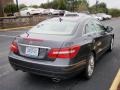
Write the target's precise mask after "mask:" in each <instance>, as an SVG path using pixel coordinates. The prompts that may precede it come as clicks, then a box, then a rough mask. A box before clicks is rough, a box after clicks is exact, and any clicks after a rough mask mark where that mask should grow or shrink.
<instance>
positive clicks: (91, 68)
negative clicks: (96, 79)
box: [85, 53, 95, 79]
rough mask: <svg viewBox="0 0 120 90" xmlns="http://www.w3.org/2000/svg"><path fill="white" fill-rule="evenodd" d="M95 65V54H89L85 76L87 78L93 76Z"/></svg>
mask: <svg viewBox="0 0 120 90" xmlns="http://www.w3.org/2000/svg"><path fill="white" fill-rule="evenodd" d="M94 67H95V56H94V54H93V53H92V54H91V55H90V56H89V59H88V61H87V65H86V68H85V78H86V79H90V78H91V77H92V75H93V72H94Z"/></svg>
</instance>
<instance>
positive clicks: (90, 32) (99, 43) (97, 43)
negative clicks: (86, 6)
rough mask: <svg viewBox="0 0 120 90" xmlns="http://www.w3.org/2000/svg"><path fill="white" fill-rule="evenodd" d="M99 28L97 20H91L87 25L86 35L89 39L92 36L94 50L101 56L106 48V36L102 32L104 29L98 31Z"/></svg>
mask: <svg viewBox="0 0 120 90" xmlns="http://www.w3.org/2000/svg"><path fill="white" fill-rule="evenodd" d="M98 29H99V28H98V27H97V26H96V22H95V21H94V20H90V21H89V22H88V23H87V24H86V26H85V35H86V36H87V38H88V39H90V38H91V40H92V44H93V50H94V51H95V52H96V55H98V56H100V55H101V54H102V50H103V48H104V37H103V34H102V33H101V32H102V31H99V32H98Z"/></svg>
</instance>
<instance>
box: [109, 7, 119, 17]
mask: <svg viewBox="0 0 120 90" xmlns="http://www.w3.org/2000/svg"><path fill="white" fill-rule="evenodd" d="M108 13H109V14H110V15H112V16H113V17H119V16H120V10H119V9H114V8H113V9H109V10H108Z"/></svg>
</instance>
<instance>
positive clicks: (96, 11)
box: [96, 0, 99, 13]
mask: <svg viewBox="0 0 120 90" xmlns="http://www.w3.org/2000/svg"><path fill="white" fill-rule="evenodd" d="M98 2H99V1H98V0H96V13H97V8H98Z"/></svg>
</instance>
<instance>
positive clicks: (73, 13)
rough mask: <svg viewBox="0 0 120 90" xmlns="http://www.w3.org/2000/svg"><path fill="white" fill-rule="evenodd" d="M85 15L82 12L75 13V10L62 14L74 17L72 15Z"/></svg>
mask: <svg viewBox="0 0 120 90" xmlns="http://www.w3.org/2000/svg"><path fill="white" fill-rule="evenodd" d="M81 15H86V14H84V13H77V12H67V13H65V14H64V16H65V17H74V16H81Z"/></svg>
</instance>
